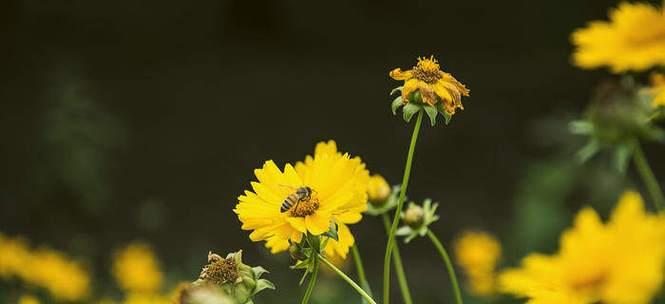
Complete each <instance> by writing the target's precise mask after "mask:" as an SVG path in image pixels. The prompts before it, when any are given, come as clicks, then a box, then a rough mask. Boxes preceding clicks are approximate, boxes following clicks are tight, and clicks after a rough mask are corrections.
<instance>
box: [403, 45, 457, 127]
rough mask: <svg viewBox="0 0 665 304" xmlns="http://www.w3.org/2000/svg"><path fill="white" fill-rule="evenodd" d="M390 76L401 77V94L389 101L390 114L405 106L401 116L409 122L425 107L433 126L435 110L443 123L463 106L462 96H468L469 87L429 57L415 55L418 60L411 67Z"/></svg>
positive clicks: (432, 57)
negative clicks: (391, 110)
mask: <svg viewBox="0 0 665 304" xmlns="http://www.w3.org/2000/svg"><path fill="white" fill-rule="evenodd" d="M390 77H392V78H393V79H395V80H404V86H403V87H400V88H397V89H396V90H401V92H402V94H401V96H400V97H398V98H397V99H395V101H393V104H392V109H393V113H395V112H396V110H397V109H398V108H399V107H400V106H404V109H403V111H404V119H405V120H406V121H409V120H410V119H411V117H412V116H413V114H415V113H416V112H418V111H420V110H425V111H426V112H427V114H428V116H429V117H430V121H431V123H432V125H434V124H435V123H436V116H437V113H439V112H440V113H442V114H443V115H444V118H445V119H446V122H447V121H448V120H449V119H450V117H452V116H453V115H454V114H455V110H456V109H462V110H463V109H464V106H463V105H462V96H469V90H468V89H467V88H466V87H465V86H464V85H463V84H462V83H460V82H459V81H457V79H455V77H453V76H452V75H451V74H449V73H446V72H443V71H442V70H441V68H440V66H439V63H438V62H437V60H436V59H435V58H434V56H431V57H430V58H418V63H417V64H416V66H414V67H413V68H412V69H411V70H407V71H402V70H401V69H399V68H397V69H394V70H392V71H390Z"/></svg>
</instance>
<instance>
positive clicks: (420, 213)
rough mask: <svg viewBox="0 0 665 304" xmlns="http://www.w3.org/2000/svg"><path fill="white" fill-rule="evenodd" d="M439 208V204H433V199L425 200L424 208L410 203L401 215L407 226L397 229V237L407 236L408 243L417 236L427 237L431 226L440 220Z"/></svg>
mask: <svg viewBox="0 0 665 304" xmlns="http://www.w3.org/2000/svg"><path fill="white" fill-rule="evenodd" d="M438 207H439V204H438V203H432V200H431V199H425V201H424V202H423V206H422V207H421V206H419V205H416V204H415V203H413V202H411V203H409V206H408V207H407V208H406V210H405V211H403V212H402V214H401V217H402V222H404V224H405V226H402V227H400V228H399V229H397V232H395V235H399V236H406V238H405V239H404V241H405V242H406V243H408V242H410V241H411V240H412V239H413V238H415V237H416V236H419V235H420V236H425V234H427V231H428V229H429V225H430V224H432V223H434V222H436V221H438V220H439V216H438V215H436V208H438Z"/></svg>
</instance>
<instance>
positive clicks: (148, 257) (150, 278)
mask: <svg viewBox="0 0 665 304" xmlns="http://www.w3.org/2000/svg"><path fill="white" fill-rule="evenodd" d="M112 271H113V275H114V276H115V279H116V280H117V281H118V284H120V287H122V288H123V289H124V290H126V291H132V292H139V293H153V292H155V291H157V290H158V289H159V288H160V287H161V285H162V281H163V275H162V272H161V270H160V268H159V262H158V260H157V257H156V256H155V254H154V253H153V251H152V249H150V247H148V245H146V244H143V243H133V244H130V245H128V246H127V247H125V248H124V249H122V250H120V251H118V252H116V253H115V256H114V259H113V269H112Z"/></svg>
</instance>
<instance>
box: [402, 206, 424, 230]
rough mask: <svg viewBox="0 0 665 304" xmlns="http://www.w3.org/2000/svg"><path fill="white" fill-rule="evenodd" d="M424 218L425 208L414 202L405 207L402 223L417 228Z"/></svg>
mask: <svg viewBox="0 0 665 304" xmlns="http://www.w3.org/2000/svg"><path fill="white" fill-rule="evenodd" d="M424 220H425V210H423V208H422V207H420V206H418V205H416V204H409V207H408V208H406V211H405V212H404V218H403V221H404V224H406V225H408V226H409V227H411V228H413V229H418V227H420V226H421V225H422V224H423V221H424Z"/></svg>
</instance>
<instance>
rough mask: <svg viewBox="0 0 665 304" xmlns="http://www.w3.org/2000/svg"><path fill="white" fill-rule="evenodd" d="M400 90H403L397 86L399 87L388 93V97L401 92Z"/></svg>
mask: <svg viewBox="0 0 665 304" xmlns="http://www.w3.org/2000/svg"><path fill="white" fill-rule="evenodd" d="M402 88H403V86H399V87H396V88H394V89H393V90H392V91H390V95H393V94H395V93H397V92H402Z"/></svg>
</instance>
